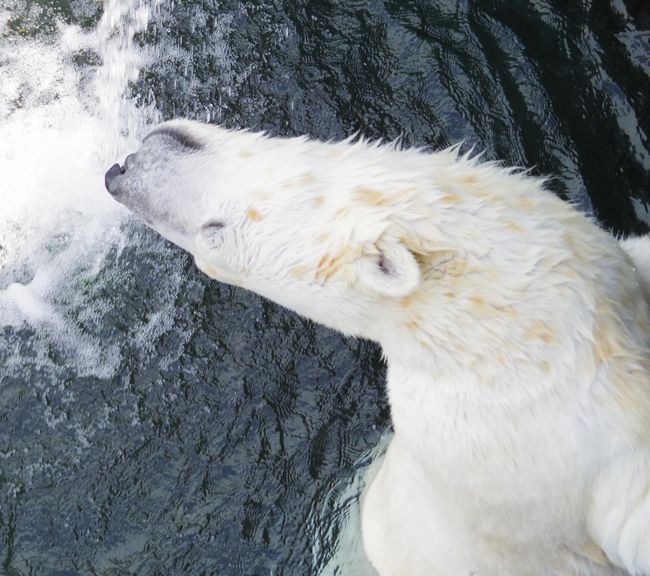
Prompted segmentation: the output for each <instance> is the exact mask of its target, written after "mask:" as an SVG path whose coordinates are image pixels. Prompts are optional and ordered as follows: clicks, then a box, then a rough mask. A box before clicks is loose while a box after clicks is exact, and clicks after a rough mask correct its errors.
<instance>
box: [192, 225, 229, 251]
mask: <svg viewBox="0 0 650 576" xmlns="http://www.w3.org/2000/svg"><path fill="white" fill-rule="evenodd" d="M224 228H225V224H224V223H223V222H221V221H219V220H209V221H208V222H206V223H205V224H203V226H201V229H200V230H199V234H198V238H197V240H198V243H199V246H200V247H201V248H203V249H204V250H217V249H218V248H220V247H221V245H222V244H223V242H224Z"/></svg>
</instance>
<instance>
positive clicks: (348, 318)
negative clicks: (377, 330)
mask: <svg viewBox="0 0 650 576" xmlns="http://www.w3.org/2000/svg"><path fill="white" fill-rule="evenodd" d="M387 148H389V147H384V148H382V147H379V146H377V145H373V144H364V143H352V142H351V141H349V140H348V141H344V142H340V143H336V144H332V143H329V144H326V143H320V142H314V141H309V140H307V139H305V138H293V139H279V138H268V137H266V136H264V135H262V134H254V133H249V132H245V131H238V132H233V131H228V130H225V129H223V128H220V127H217V126H213V125H207V124H201V123H197V122H190V121H173V122H168V123H165V124H162V125H160V126H159V127H157V128H156V129H154V130H153V131H152V132H151V133H150V134H149V135H148V136H147V137H146V138H145V139H144V141H143V143H142V146H141V148H140V149H139V150H138V151H137V152H136V153H135V154H131V155H130V156H128V157H127V158H126V160H125V162H124V165H123V166H119V165H117V164H116V165H115V166H113V167H112V168H111V169H110V170H109V171H108V172H107V174H106V186H107V188H108V190H109V192H110V193H111V194H112V195H113V196H114V197H115V199H117V200H118V201H119V202H121V203H123V204H124V205H125V206H127V207H128V208H129V209H130V210H131V211H132V212H134V213H135V214H136V215H137V216H139V217H140V218H141V219H143V220H144V221H145V222H146V223H147V224H148V225H150V226H151V227H152V228H154V229H155V230H156V231H158V232H159V233H160V234H162V235H163V236H164V237H166V238H167V239H169V240H171V241H172V242H174V243H176V244H177V245H178V246H180V247H182V248H184V249H185V250H187V251H188V252H190V253H191V254H192V255H193V256H194V258H195V261H196V263H197V265H198V267H199V268H200V269H201V270H203V271H204V272H205V273H207V274H208V275H209V276H212V277H214V278H216V279H218V280H221V281H224V282H227V283H231V284H235V285H238V286H242V287H244V288H247V289H250V290H252V291H255V292H257V293H259V294H261V295H263V296H266V297H268V298H270V299H272V300H274V301H276V302H278V303H280V304H282V305H284V306H286V307H288V308H291V309H293V310H295V311H297V312H299V313H301V314H303V315H305V316H308V317H310V318H312V319H314V320H316V321H318V322H321V323H324V324H326V325H329V326H331V327H334V328H337V329H339V330H342V331H343V332H346V333H348V334H358V335H366V336H371V335H372V332H373V330H372V327H371V326H370V324H371V323H372V322H374V321H375V320H373V319H376V318H377V314H376V313H374V312H372V310H374V309H375V308H376V306H377V305H380V304H381V303H382V302H384V301H386V300H391V299H393V300H394V299H398V298H404V297H406V296H408V295H409V294H411V293H413V292H414V291H415V290H416V289H417V287H418V285H419V282H420V266H419V264H418V261H417V258H416V255H415V253H414V252H413V251H412V250H411V249H409V247H408V246H407V245H406V243H405V242H404V234H403V230H402V227H401V226H400V222H398V221H395V220H394V219H392V218H391V216H392V215H393V214H394V213H395V211H394V210H393V209H392V208H391V209H389V208H390V206H389V204H393V203H394V202H399V199H394V200H390V201H389V200H388V199H387V197H386V196H385V192H382V191H381V190H380V188H379V187H378V184H379V182H378V181H381V180H382V179H383V178H385V174H386V173H390V170H391V166H387V165H386V163H389V164H390V162H393V163H394V162H396V161H398V160H404V159H403V158H402V159H392V157H391V154H390V151H389V150H387ZM394 178H395V175H393V179H394ZM383 184H385V183H383ZM393 186H396V187H397V188H401V189H402V190H406V189H408V188H409V187H410V188H413V186H414V183H413V182H409V181H399V177H398V182H397V183H395V184H393ZM361 207H363V209H359V208H361ZM393 208H394V207H393Z"/></svg>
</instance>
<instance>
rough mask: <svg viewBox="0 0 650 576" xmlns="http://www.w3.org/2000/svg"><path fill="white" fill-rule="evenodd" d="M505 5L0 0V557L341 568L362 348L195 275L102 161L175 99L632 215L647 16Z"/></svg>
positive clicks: (267, 570) (617, 218) (85, 566)
mask: <svg viewBox="0 0 650 576" xmlns="http://www.w3.org/2000/svg"><path fill="white" fill-rule="evenodd" d="M525 4H526V5H525V6H523V5H522V3H521V2H515V1H514V0H499V1H496V0H493V1H488V0H485V1H481V2H472V3H470V2H455V1H454V2H451V1H448V0H435V1H431V2H424V3H423V2H411V1H404V0H384V1H376V2H370V3H365V4H363V3H361V4H360V3H349V2H329V1H327V2H326V1H324V0H317V1H313V2H289V1H286V2H284V3H279V2H270V1H268V2H266V1H264V0H263V1H259V2H246V3H244V2H241V3H240V2H235V1H229V0H224V1H222V2H219V3H217V2H204V1H202V2H197V1H192V2H182V3H180V2H178V3H172V2H154V1H153V0H151V1H150V0H146V1H144V2H139V1H135V0H133V1H129V0H107V1H106V2H104V4H103V9H99V8H98V5H97V4H96V3H95V2H91V1H89V0H88V1H86V0H56V1H46V0H9V2H5V3H4V4H3V5H2V7H0V134H1V137H0V205H1V207H2V208H1V210H0V565H1V566H2V568H0V572H3V573H7V574H11V575H17V574H60V575H63V574H65V575H71V574H102V575H106V574H115V575H118V574H119V575H122V574H220V575H221V574H225V575H231V574H232V575H237V574H242V575H251V574H256V575H257V574H260V575H262V574H287V575H294V574H296V575H301V574H317V573H319V572H321V571H322V570H323V567H325V566H327V571H328V573H332V572H335V573H339V574H346V575H347V574H357V573H358V574H361V573H363V571H364V567H363V561H362V560H359V559H358V558H354V557H353V556H354V555H355V554H358V549H355V548H354V546H352V548H351V549H350V548H349V544H350V543H349V541H348V539H349V536H350V534H354V533H355V529H354V522H355V516H354V514H355V503H356V494H357V493H358V491H359V489H360V485H361V483H362V477H361V475H360V473H361V472H362V471H363V470H365V469H366V468H367V465H368V462H369V460H370V458H369V456H368V453H369V451H370V450H372V449H373V447H375V446H376V445H377V444H378V443H379V441H380V438H381V436H382V433H383V432H384V430H385V429H386V428H387V427H388V425H389V414H388V409H387V406H386V401H385V397H384V391H383V387H382V386H383V376H384V367H383V365H382V362H381V355H380V352H379V351H378V349H377V348H376V347H375V346H374V345H372V344H370V343H367V342H362V341H355V340H347V339H345V338H343V337H342V336H339V335H337V334H334V333H332V332H330V331H328V330H326V329H324V328H322V327H319V326H315V325H313V324H311V323H309V322H306V321H304V320H301V319H299V318H297V317H296V316H294V315H292V314H290V313H289V312H287V311H285V310H282V309H280V308H278V307H277V306H275V305H273V304H271V303H269V302H266V301H262V300H261V299H260V298H258V297H257V296H255V295H252V294H250V293H247V292H244V291H242V290H239V289H234V288H230V287H228V286H225V285H220V284H218V283H216V282H213V281H210V280H208V279H206V278H204V277H203V276H202V275H201V274H200V273H198V272H197V271H196V270H195V268H194V265H193V263H192V262H191V261H190V260H189V259H188V258H187V257H186V256H185V255H184V254H183V253H182V252H180V251H179V250H178V249H176V248H174V247H172V246H170V245H169V244H167V243H166V242H165V241H164V240H162V239H160V238H158V237H157V236H156V235H155V234H153V233H151V232H149V231H148V230H146V229H144V228H143V227H142V226H141V225H140V224H138V223H137V222H135V221H133V220H132V219H131V218H130V217H129V216H128V215H127V214H125V212H124V211H123V210H122V209H121V208H120V207H119V206H118V205H117V204H115V203H114V202H113V201H112V200H111V199H110V198H109V197H108V195H107V194H106V193H105V192H104V191H103V181H102V178H103V177H102V175H103V172H104V170H105V169H106V167H107V166H108V165H110V164H111V163H112V162H114V161H115V160H117V159H120V158H121V157H123V156H124V154H126V153H127V152H128V151H130V150H131V149H133V148H134V147H135V146H136V145H137V141H138V138H139V137H140V136H141V134H142V132H143V131H145V130H146V126H148V125H149V124H151V123H153V122H155V121H156V120H157V119H158V118H168V117H171V116H174V115H183V116H190V117H194V118H199V119H203V120H209V121H214V122H220V123H223V124H225V125H227V126H246V127H251V128H255V129H266V130H268V131H269V132H271V133H273V134H283V135H289V134H310V135H312V136H316V137H320V138H337V137H342V136H345V135H348V134H350V133H352V132H354V131H355V130H361V131H362V132H363V133H364V134H365V135H367V136H369V137H384V138H388V139H392V138H396V137H398V136H402V138H403V139H404V141H405V142H406V143H407V144H415V145H428V146H432V147H440V146H445V145H448V144H450V143H452V142H456V141H458V140H461V139H464V140H465V141H466V142H467V143H468V144H476V145H477V146H478V147H479V148H481V149H484V150H486V154H487V156H488V157H489V158H501V159H503V160H504V161H505V162H507V163H508V164H517V165H523V166H534V167H535V168H534V169H535V170H536V171H538V172H542V173H545V174H550V175H552V176H554V181H553V184H552V186H553V187H554V189H555V190H556V192H557V193H558V194H561V195H562V196H564V197H566V198H568V199H571V200H572V201H574V202H576V203H577V204H578V205H580V206H581V207H582V208H583V209H584V210H586V211H592V212H593V213H594V214H595V215H596V216H597V217H598V218H599V219H600V220H601V221H602V222H603V223H604V224H605V225H606V226H608V227H610V228H612V229H613V230H614V231H616V232H632V231H634V232H644V231H646V230H647V227H648V225H649V224H650V217H649V213H648V200H649V198H648V193H649V187H648V182H649V181H650V178H649V176H648V175H649V172H650V160H649V158H648V149H649V147H648V131H649V130H650V125H649V123H650V120H649V119H650V96H649V95H650V32H649V31H648V30H649V28H650V13H649V12H648V11H647V8H646V7H645V4H643V3H640V2H633V1H629V2H624V1H623V0H611V1H610V2H601V3H593V5H592V4H591V3H589V2H586V3H579V4H578V5H576V4H575V3H566V2H561V1H560V0H555V1H551V0H547V1H539V0H536V1H534V2H529V3H525ZM138 71H139V73H138ZM125 92H126V94H127V95H128V96H129V98H124V97H123V94H124V93H125ZM346 524H347V525H348V526H349V527H351V532H350V530H348V532H345V530H344V527H345V525H346ZM351 556H352V558H351ZM337 563H338V568H336V567H337Z"/></svg>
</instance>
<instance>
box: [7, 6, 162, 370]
mask: <svg viewBox="0 0 650 576" xmlns="http://www.w3.org/2000/svg"><path fill="white" fill-rule="evenodd" d="M10 15H11V14H10V12H9V11H8V10H7V9H3V8H0V134H2V138H0V327H2V326H7V325H19V324H28V325H31V326H35V327H37V328H38V329H39V331H41V330H44V331H46V332H47V333H48V334H50V335H51V336H52V337H53V338H55V339H56V340H57V341H58V342H59V343H60V344H62V345H63V346H65V347H66V348H70V347H72V348H73V349H74V355H75V357H77V358H78V359H79V364H80V365H85V366H87V367H88V370H90V371H93V370H94V371H95V372H96V373H102V374H106V373H107V372H110V370H111V369H112V366H113V364H114V363H115V358H114V356H115V354H114V353H112V352H111V351H110V350H108V351H107V350H105V349H102V346H101V343H98V342H93V341H92V340H90V341H89V339H88V337H86V336H85V335H84V334H83V333H82V332H81V331H80V330H79V328H78V327H77V324H76V323H75V320H74V319H72V318H70V317H69V310H68V309H67V307H66V305H64V304H61V303H62V302H70V300H72V299H74V298H75V297H76V296H75V290H78V288H76V287H78V285H79V280H80V278H82V277H83V278H92V277H93V275H96V274H97V272H98V271H99V269H100V267H101V261H102V259H103V257H104V255H105V254H106V253H107V252H108V250H110V249H111V248H112V247H114V246H115V245H118V246H119V245H120V242H123V237H122V234H121V232H120V230H119V226H120V223H121V222H122V220H123V219H124V218H125V217H126V214H127V213H126V211H125V210H124V209H123V208H121V207H120V206H119V205H118V204H117V203H116V202H115V201H113V200H112V198H110V196H109V195H108V194H107V193H106V191H105V189H104V184H103V182H104V172H105V171H106V169H107V168H108V166H110V165H111V164H112V163H114V162H115V161H117V160H118V159H120V158H123V157H124V156H125V155H126V154H127V153H128V152H129V151H132V150H134V149H136V148H137V142H138V140H139V138H140V136H141V133H142V131H143V130H144V129H145V127H146V126H147V125H148V124H150V123H151V122H153V121H154V120H155V118H154V116H155V115H154V113H153V111H152V110H150V109H145V108H142V107H140V108H138V107H136V106H135V103H134V102H132V101H130V100H128V99H126V98H125V93H126V91H127V88H128V83H129V82H130V81H133V80H135V79H136V78H137V75H138V70H139V68H140V66H141V65H142V63H143V60H144V59H143V56H142V53H141V52H140V51H139V50H138V49H137V48H136V47H135V45H134V44H133V36H134V34H135V33H137V32H139V31H142V30H144V29H145V28H146V25H147V21H148V18H149V10H148V8H147V7H146V6H145V5H144V4H143V3H142V2H141V1H135V0H133V1H129V0H107V1H106V2H105V3H104V14H103V16H102V19H101V21H100V23H99V25H98V27H97V29H96V30H94V31H91V32H84V31H82V30H81V29H79V28H77V27H74V26H63V25H60V26H59V29H58V32H57V33H56V34H54V36H52V37H49V38H46V39H42V40H37V39H30V38H23V37H19V36H16V35H15V34H11V33H9V31H8V22H9V19H10ZM92 54H97V55H99V56H100V57H101V62H102V65H100V66H97V65H96V64H92V63H86V64H84V63H82V61H83V60H84V58H85V59H86V60H91V61H92V58H88V55H92ZM111 358H112V359H111ZM93 362H94V363H95V367H94V368H91V366H93ZM98 362H99V363H100V364H101V366H98V365H97V363H98Z"/></svg>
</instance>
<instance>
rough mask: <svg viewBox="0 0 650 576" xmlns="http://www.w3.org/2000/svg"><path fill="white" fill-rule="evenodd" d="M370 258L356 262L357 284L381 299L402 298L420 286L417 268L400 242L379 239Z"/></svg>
mask: <svg viewBox="0 0 650 576" xmlns="http://www.w3.org/2000/svg"><path fill="white" fill-rule="evenodd" d="M373 248H374V249H373V252H376V253H375V254H372V255H364V256H361V257H360V258H359V259H358V260H357V261H356V262H355V266H356V272H357V278H358V280H359V282H360V283H361V284H362V285H364V286H365V287H367V288H370V289H371V290H373V291H374V292H376V293H378V294H381V295H382V296H389V297H394V298H403V297H404V296H408V295H409V294H411V293H412V292H414V291H415V290H416V289H417V287H418V286H419V285H420V266H419V264H418V262H417V260H416V259H415V256H414V255H413V253H412V252H411V251H410V250H409V249H408V248H407V247H406V246H404V244H402V242H400V241H399V240H396V239H393V238H380V239H379V240H378V241H377V242H376V243H375V244H374V246H373Z"/></svg>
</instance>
